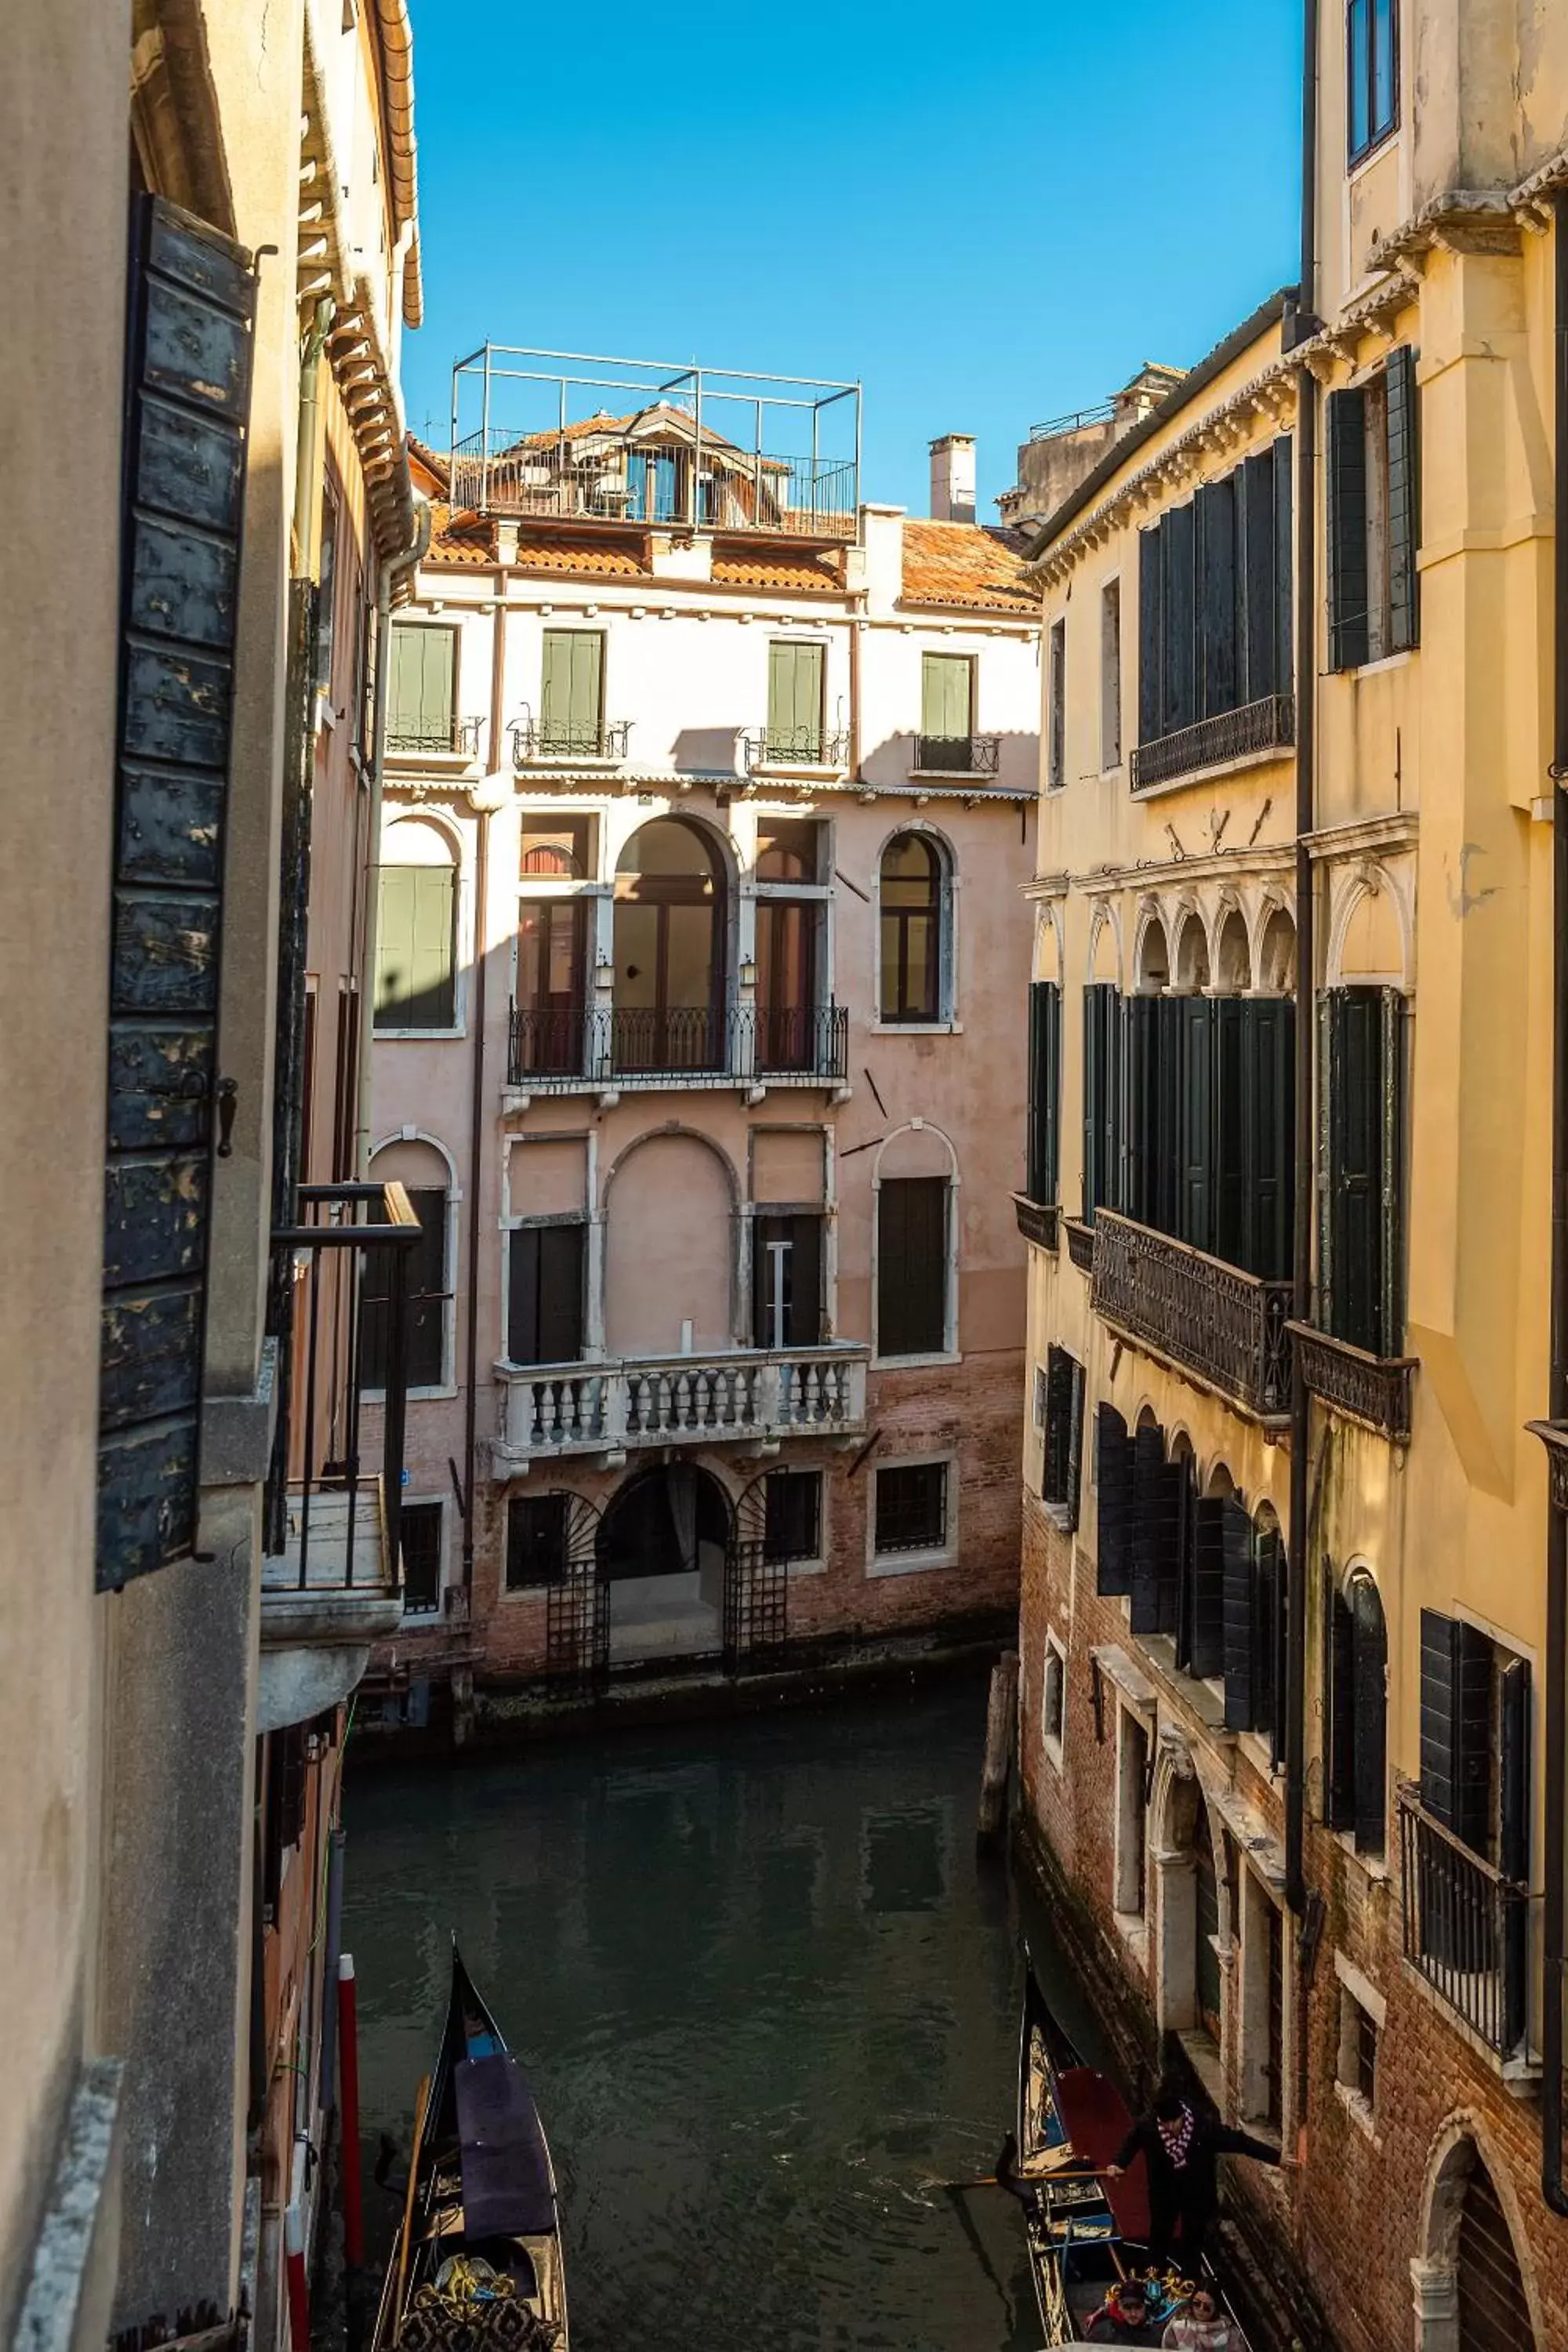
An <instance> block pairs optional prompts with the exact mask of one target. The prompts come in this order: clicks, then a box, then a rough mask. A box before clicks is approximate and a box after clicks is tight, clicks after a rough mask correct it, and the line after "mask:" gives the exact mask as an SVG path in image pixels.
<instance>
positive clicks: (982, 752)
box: [910, 735, 1002, 776]
mask: <svg viewBox="0 0 1568 2352" xmlns="http://www.w3.org/2000/svg"><path fill="white" fill-rule="evenodd" d="M910 740H911V742H912V744H913V747H914V748H913V751H912V753H911V755H910V768H911V770H912V772H914V773H915V774H916V775H921V776H994V774H995V773H996V770H997V765H998V763H999V761H1000V760H1001V757H1002V738H1001V737H1000V735H916V736H913V737H911V738H910Z"/></svg>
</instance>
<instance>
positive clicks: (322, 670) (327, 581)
mask: <svg viewBox="0 0 1568 2352" xmlns="http://www.w3.org/2000/svg"><path fill="white" fill-rule="evenodd" d="M341 517H342V501H341V500H340V499H339V497H338V494H337V491H336V489H335V488H333V486H332V484H331V481H323V482H322V484H321V586H320V588H319V590H318V592H317V602H316V685H317V688H319V690H320V691H321V693H322V694H324V695H326V696H327V698H328V699H329V700H331V689H332V645H333V641H334V639H335V637H336V635H337V617H338V526H339V521H340V520H341Z"/></svg>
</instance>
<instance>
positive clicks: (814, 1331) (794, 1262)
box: [752, 1213, 822, 1349]
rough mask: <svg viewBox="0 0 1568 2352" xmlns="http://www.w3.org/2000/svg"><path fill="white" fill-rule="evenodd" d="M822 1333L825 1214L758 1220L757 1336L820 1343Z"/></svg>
mask: <svg viewBox="0 0 1568 2352" xmlns="http://www.w3.org/2000/svg"><path fill="white" fill-rule="evenodd" d="M821 1338H822V1219H821V1218H820V1217H780V1216H773V1215H768V1214H765V1213H763V1214H759V1215H757V1216H755V1217H753V1219H752V1345H753V1346H754V1347H758V1348H771V1349H778V1348H815V1347H816V1346H817V1345H818V1343H819V1342H820V1340H821Z"/></svg>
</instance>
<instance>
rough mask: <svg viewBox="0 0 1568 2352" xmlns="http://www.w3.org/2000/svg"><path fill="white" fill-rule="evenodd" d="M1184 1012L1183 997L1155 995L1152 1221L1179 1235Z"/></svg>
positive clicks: (1181, 1188) (1181, 1207)
mask: <svg viewBox="0 0 1568 2352" xmlns="http://www.w3.org/2000/svg"><path fill="white" fill-rule="evenodd" d="M1183 1012H1184V1007H1183V1001H1182V999H1181V998H1180V997H1179V996H1157V997H1156V998H1155V999H1154V1173H1153V1188H1152V1214H1151V1219H1150V1222H1151V1223H1152V1224H1155V1225H1157V1226H1158V1227H1159V1229H1160V1231H1161V1232H1162V1233H1163V1234H1172V1235H1173V1237H1174V1236H1179V1235H1180V1234H1181V1232H1182V1225H1183V1216H1182V1209H1183V1187H1182V1141H1183V1131H1184V1125H1185V1120H1184V1110H1185V1102H1184V1078H1183V1070H1182V1049H1183V1045H1184V1038H1185V1029H1184V1021H1183Z"/></svg>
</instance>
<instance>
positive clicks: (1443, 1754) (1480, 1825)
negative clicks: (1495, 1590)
mask: <svg viewBox="0 0 1568 2352" xmlns="http://www.w3.org/2000/svg"><path fill="white" fill-rule="evenodd" d="M1490 1731H1491V1643H1490V1642H1489V1640H1488V1639H1487V1637H1486V1635H1485V1634H1484V1633H1478V1632H1477V1630H1476V1628H1475V1627H1474V1626H1473V1625H1466V1624H1462V1623H1461V1622H1459V1621H1458V1619H1457V1618H1453V1617H1445V1616H1443V1615H1442V1614H1441V1613H1440V1612H1438V1611H1437V1610H1436V1609H1423V1611H1422V1612H1421V1801H1422V1803H1423V1804H1424V1805H1425V1806H1426V1811H1428V1812H1429V1813H1431V1814H1432V1815H1433V1816H1434V1818H1435V1819H1436V1820H1437V1821H1439V1822H1442V1823H1443V1825H1444V1827H1445V1828H1446V1829H1450V1830H1452V1831H1453V1832H1454V1834H1455V1836H1456V1837H1459V1838H1462V1839H1463V1840H1464V1842H1465V1843H1466V1844H1467V1845H1468V1846H1470V1847H1472V1848H1473V1850H1474V1851H1475V1852H1476V1853H1483V1854H1484V1853H1485V1852H1486V1850H1487V1826H1488V1824H1487V1812H1488V1796H1489V1787H1490V1779H1491V1752H1490V1751H1491V1739H1490Z"/></svg>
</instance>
